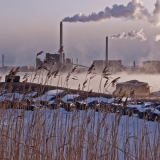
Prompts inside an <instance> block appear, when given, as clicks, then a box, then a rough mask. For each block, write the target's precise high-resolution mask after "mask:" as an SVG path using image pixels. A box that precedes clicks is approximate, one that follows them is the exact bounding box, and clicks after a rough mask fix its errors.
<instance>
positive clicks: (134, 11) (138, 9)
mask: <svg viewBox="0 0 160 160" xmlns="http://www.w3.org/2000/svg"><path fill="white" fill-rule="evenodd" d="M159 14H160V0H157V2H156V4H155V9H154V11H153V13H152V14H151V13H149V11H148V10H147V9H146V8H145V6H144V5H143V3H142V2H141V1H140V0H132V1H131V2H129V3H128V4H127V6H124V5H117V4H115V5H113V6H112V8H109V7H106V8H105V10H104V11H100V12H99V13H95V12H93V13H91V14H89V15H85V14H81V13H80V14H76V15H74V16H73V17H66V18H64V19H63V20H62V21H63V22H91V21H101V20H105V19H111V18H122V19H125V20H134V19H139V20H145V21H147V22H149V23H151V24H152V25H154V26H160V16H159Z"/></svg>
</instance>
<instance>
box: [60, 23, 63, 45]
mask: <svg viewBox="0 0 160 160" xmlns="http://www.w3.org/2000/svg"><path fill="white" fill-rule="evenodd" d="M62 46H63V23H62V22H60V48H61V47H62Z"/></svg>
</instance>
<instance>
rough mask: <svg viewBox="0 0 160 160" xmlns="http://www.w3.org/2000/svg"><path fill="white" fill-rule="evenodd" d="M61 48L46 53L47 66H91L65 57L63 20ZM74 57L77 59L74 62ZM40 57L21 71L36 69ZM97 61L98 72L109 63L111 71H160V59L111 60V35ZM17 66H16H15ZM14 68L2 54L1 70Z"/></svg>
mask: <svg viewBox="0 0 160 160" xmlns="http://www.w3.org/2000/svg"><path fill="white" fill-rule="evenodd" d="M59 42H60V44H59V50H58V52H57V53H55V54H51V53H46V56H45V59H44V61H46V62H47V63H46V67H49V68H50V69H51V68H52V70H60V71H62V72H65V71H70V70H71V69H72V68H73V67H74V66H77V68H78V72H85V71H87V70H88V68H89V66H84V65H81V64H80V63H79V59H78V58H76V57H73V58H65V57H66V56H65V52H64V44H63V22H60V40H59ZM74 59H75V60H76V61H75V63H74ZM44 61H43V60H41V59H40V58H36V68H34V67H33V66H22V67H21V68H20V70H21V72H31V71H33V70H36V69H37V68H38V67H39V66H40V65H41V64H42V63H43V62H44ZM54 61H56V64H55V65H54V67H52V64H53V62H54ZM93 62H94V63H95V68H96V71H97V73H98V72H101V71H102V70H103V68H104V67H105V65H106V64H107V65H108V67H109V70H110V72H111V73H116V72H122V71H124V72H127V73H160V70H159V68H160V61H146V62H142V65H141V66H136V63H135V61H134V62H133V66H123V65H122V60H110V59H109V37H108V36H107V37H105V54H104V59H102V60H98V59H96V60H93ZM14 67H16V66H14ZM11 68H13V66H5V65H4V54H2V67H1V68H0V70H1V71H2V72H4V71H5V72H7V71H8V70H10V69H11Z"/></svg>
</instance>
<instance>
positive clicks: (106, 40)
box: [106, 37, 108, 64]
mask: <svg viewBox="0 0 160 160" xmlns="http://www.w3.org/2000/svg"><path fill="white" fill-rule="evenodd" d="M106 64H108V37H106Z"/></svg>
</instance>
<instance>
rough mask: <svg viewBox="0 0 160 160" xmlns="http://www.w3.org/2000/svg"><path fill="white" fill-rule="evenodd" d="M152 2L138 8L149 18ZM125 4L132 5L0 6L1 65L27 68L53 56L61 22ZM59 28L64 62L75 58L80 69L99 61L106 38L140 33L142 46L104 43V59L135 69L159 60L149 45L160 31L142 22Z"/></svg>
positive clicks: (29, 0) (68, 1)
mask: <svg viewBox="0 0 160 160" xmlns="http://www.w3.org/2000/svg"><path fill="white" fill-rule="evenodd" d="M133 1H137V2H138V1H139V0H133ZM156 1H157V0H143V5H144V6H145V7H146V8H147V9H148V11H149V12H150V13H153V10H154V9H155V6H154V5H155V3H156ZM158 1H159V0H158ZM129 2H132V0H121V1H120V0H112V1H111V0H100V1H97V0H80V1H75V0H56V1H53V0H45V1H44V0H37V1H35V0H34V1H33V0H14V1H6V0H1V1H0V55H2V54H5V65H33V64H34V61H35V56H36V53H37V52H39V51H41V50H43V51H45V52H51V53H55V52H56V51H57V50H58V49H59V23H60V21H61V20H62V19H64V18H65V17H68V16H69V17H72V16H74V15H75V14H79V13H82V14H86V15H89V14H91V13H92V12H96V13H98V12H100V11H103V10H104V9H105V8H106V7H110V8H112V6H113V5H114V4H117V5H124V6H126V5H127V4H128V3H129ZM159 16H160V15H159ZM159 19H160V18H159ZM63 24H64V45H65V53H66V57H69V58H77V57H78V58H79V61H80V63H82V64H86V65H90V63H92V61H93V60H94V59H104V58H105V37H106V36H110V35H114V34H119V33H122V32H125V33H128V32H130V31H133V30H140V29H142V28H143V29H144V32H145V34H146V37H147V41H144V42H141V41H140V39H138V38H137V39H134V40H131V39H117V40H112V39H109V59H114V60H116V59H117V60H118V59H121V60H122V62H123V64H124V65H131V64H132V63H133V61H134V60H135V61H136V62H137V64H141V61H145V60H160V56H159V53H160V52H159V51H160V41H159V42H155V41H154V37H155V36H156V35H158V34H160V27H155V26H153V25H151V24H150V23H149V22H147V21H145V20H136V19H134V20H133V19H130V20H126V19H124V18H123V19H121V18H111V19H106V20H101V21H97V22H88V23H82V22H76V23H68V22H64V23H63ZM0 59H1V57H0ZM0 64H1V62H0Z"/></svg>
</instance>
